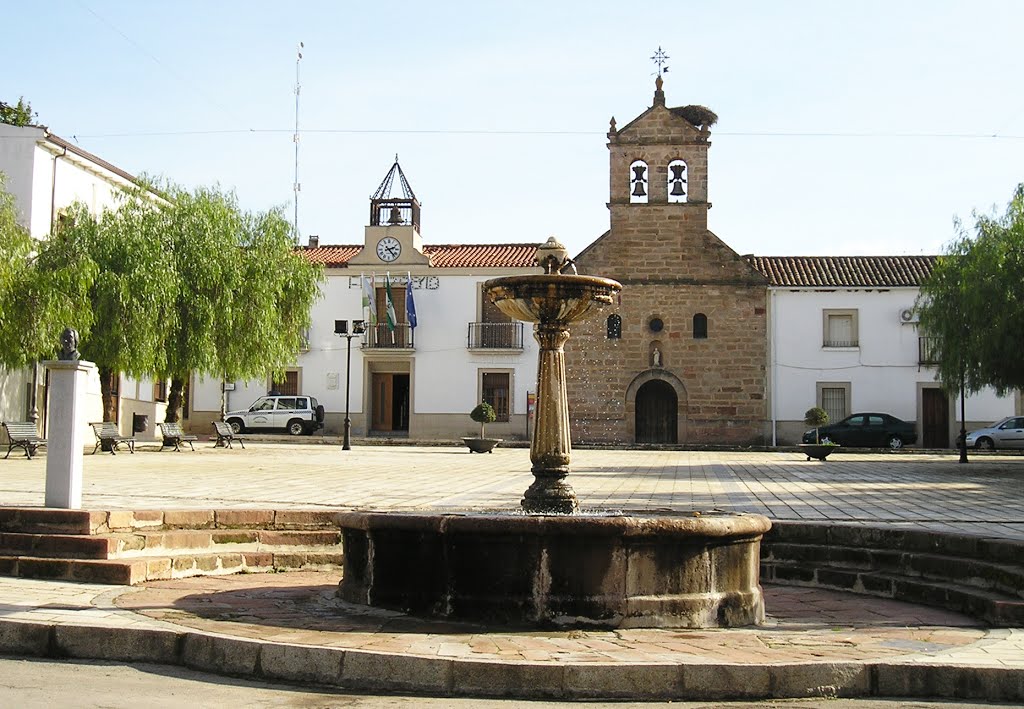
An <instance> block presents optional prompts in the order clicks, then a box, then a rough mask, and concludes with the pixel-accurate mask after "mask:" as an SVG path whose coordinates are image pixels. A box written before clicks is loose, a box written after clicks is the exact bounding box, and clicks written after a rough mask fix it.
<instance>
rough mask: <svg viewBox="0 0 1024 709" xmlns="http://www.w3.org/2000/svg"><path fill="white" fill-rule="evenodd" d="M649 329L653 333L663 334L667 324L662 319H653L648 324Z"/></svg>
mask: <svg viewBox="0 0 1024 709" xmlns="http://www.w3.org/2000/svg"><path fill="white" fill-rule="evenodd" d="M647 327H649V328H650V330H651V332H661V331H662V330H664V329H665V323H663V322H662V321H661V318H651V320H650V322H648V323H647Z"/></svg>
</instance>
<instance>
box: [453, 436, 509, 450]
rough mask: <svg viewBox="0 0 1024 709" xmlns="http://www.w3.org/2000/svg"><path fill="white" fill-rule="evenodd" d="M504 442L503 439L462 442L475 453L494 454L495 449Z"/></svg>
mask: <svg viewBox="0 0 1024 709" xmlns="http://www.w3.org/2000/svg"><path fill="white" fill-rule="evenodd" d="M502 440H503V439H501V438H463V439H462V442H463V443H465V444H466V447H467V448H469V450H470V451H471V452H473V453H493V452H494V447H495V446H497V445H498V444H499V443H501V442H502Z"/></svg>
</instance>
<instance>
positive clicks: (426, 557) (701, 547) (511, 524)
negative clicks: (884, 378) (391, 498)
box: [338, 512, 771, 628]
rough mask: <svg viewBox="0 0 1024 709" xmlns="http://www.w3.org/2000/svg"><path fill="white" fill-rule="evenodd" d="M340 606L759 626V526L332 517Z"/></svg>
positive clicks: (590, 621) (509, 618)
mask: <svg viewBox="0 0 1024 709" xmlns="http://www.w3.org/2000/svg"><path fill="white" fill-rule="evenodd" d="M341 527H342V533H343V538H344V548H345V571H344V578H343V580H342V581H341V584H340V588H339V592H338V595H339V596H340V597H341V598H342V599H344V600H345V601H348V602H351V603H360V604H365V605H371V606H377V607H382V608H390V609H394V610H400V611H404V612H408V613H412V614H417V615H426V616H433V617H442V618H450V619H457V620H469V621H479V622H485V623H494V624H505V625H526V626H535V627H552V626H553V627H574V626H575V627H579V626H592V627H605V628H608V627H611V628H629V627H633V628H648V627H652V628H653V627H677V628H714V627H738V626H744V625H755V624H758V623H760V622H762V621H763V620H764V602H763V599H762V596H761V587H760V585H759V583H758V572H759V562H760V543H761V536H762V535H763V534H764V533H765V532H766V531H768V529H770V528H771V522H770V521H769V520H768V519H767V518H766V517H762V516H760V515H729V514H711V515H700V516H697V515H694V516H678V517H669V516H666V517H629V516H610V517H588V516H558V515H550V516H545V515H499V514H489V515H488V514H480V515H473V514H466V515H458V514H439V515H419V514H402V513H390V512H389V513H375V512H351V513H345V514H343V515H341Z"/></svg>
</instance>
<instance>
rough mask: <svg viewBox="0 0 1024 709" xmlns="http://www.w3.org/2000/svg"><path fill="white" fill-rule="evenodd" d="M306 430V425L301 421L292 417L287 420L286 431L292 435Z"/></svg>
mask: <svg viewBox="0 0 1024 709" xmlns="http://www.w3.org/2000/svg"><path fill="white" fill-rule="evenodd" d="M305 432H306V427H305V426H303V425H302V421H299V420H298V419H294V420H292V421H289V422H288V433H290V434H291V435H293V436H301V435H302V434H303V433H305Z"/></svg>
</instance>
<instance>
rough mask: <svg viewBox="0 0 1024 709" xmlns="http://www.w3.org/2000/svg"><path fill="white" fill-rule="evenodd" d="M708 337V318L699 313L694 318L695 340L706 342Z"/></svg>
mask: <svg viewBox="0 0 1024 709" xmlns="http://www.w3.org/2000/svg"><path fill="white" fill-rule="evenodd" d="M707 336H708V316H707V315H705V314H704V313H697V314H696V315H694V316H693V339H695V340H704V339H707Z"/></svg>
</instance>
